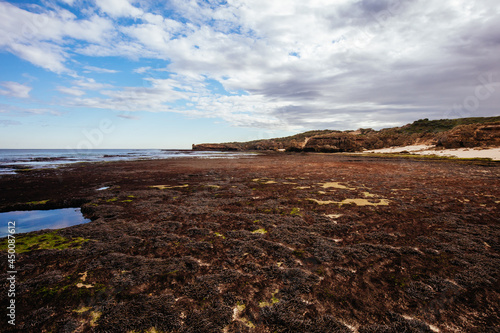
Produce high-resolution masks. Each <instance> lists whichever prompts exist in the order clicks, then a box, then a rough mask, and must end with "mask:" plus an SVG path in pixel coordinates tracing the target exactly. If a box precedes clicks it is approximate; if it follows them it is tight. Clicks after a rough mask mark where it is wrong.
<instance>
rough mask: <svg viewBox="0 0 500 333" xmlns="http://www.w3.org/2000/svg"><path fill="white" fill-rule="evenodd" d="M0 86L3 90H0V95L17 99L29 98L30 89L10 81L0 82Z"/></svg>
mask: <svg viewBox="0 0 500 333" xmlns="http://www.w3.org/2000/svg"><path fill="white" fill-rule="evenodd" d="M0 86H2V87H4V88H5V89H0V95H4V96H9V97H17V98H29V97H30V91H31V89H32V88H31V87H29V86H27V85H24V84H21V83H18V82H12V81H6V82H0Z"/></svg>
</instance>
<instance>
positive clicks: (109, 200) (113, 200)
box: [106, 198, 118, 202]
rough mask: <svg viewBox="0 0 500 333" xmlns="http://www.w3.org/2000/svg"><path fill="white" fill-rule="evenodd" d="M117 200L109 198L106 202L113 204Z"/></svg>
mask: <svg viewBox="0 0 500 333" xmlns="http://www.w3.org/2000/svg"><path fill="white" fill-rule="evenodd" d="M117 200H118V198H111V199H108V200H106V202H115V201H117Z"/></svg>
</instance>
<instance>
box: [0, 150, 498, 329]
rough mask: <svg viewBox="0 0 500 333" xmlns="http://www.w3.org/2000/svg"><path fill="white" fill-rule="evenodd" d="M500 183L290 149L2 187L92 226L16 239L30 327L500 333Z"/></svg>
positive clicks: (469, 170) (8, 203) (100, 168)
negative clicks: (78, 214) (75, 210)
mask: <svg viewBox="0 0 500 333" xmlns="http://www.w3.org/2000/svg"><path fill="white" fill-rule="evenodd" d="M499 177H500V169H499V166H498V164H497V163H495V162H487V161H469V162H456V161H453V160H422V159H411V158H410V159H408V158H404V159H403V158H397V157H391V158H384V157H380V156H373V157H370V156H356V155H350V156H347V155H341V154H287V153H279V154H267V155H260V156H255V157H253V158H240V159H225V160H223V159H210V160H207V159H205V160H202V159H189V158H180V159H176V160H151V161H135V162H132V161H119V162H109V163H86V164H78V165H71V166H68V167H64V168H60V169H51V170H35V171H31V172H25V173H22V174H17V175H5V176H2V177H0V186H1V188H2V194H1V195H0V211H3V212H5V211H11V210H27V209H53V208H64V207H81V209H82V212H83V213H84V215H85V217H87V218H90V219H91V220H92V222H89V223H85V224H80V225H75V226H72V227H69V228H64V229H59V230H45V231H35V232H31V233H28V234H23V235H17V238H16V246H17V247H16V248H17V250H18V251H19V252H22V253H18V254H17V258H16V267H18V273H17V279H16V288H17V294H16V306H17V327H16V329H17V330H22V331H24V332H43V331H53V332H87V331H93V332H154V331H156V332H353V333H354V332H360V333H367V332H488V331H493V330H494V329H496V327H498V326H499V325H500V317H499V311H498V304H499V301H500V289H499V285H500V284H499V283H498V278H499V276H500V269H499V267H500V254H499V251H500V247H499V242H498V239H499V236H500V224H499V222H500V219H499V216H500V190H499V188H500V187H499V186H498V185H499ZM0 248H1V249H2V251H6V249H7V243H6V240H5V239H3V240H2V242H1V245H0ZM5 272H6V270H2V272H1V273H0V278H2V279H4V281H5V279H6V278H7V277H8V276H7V274H6V273H5ZM6 288H8V286H7V284H2V292H1V293H0V299H2V301H4V299H5V297H6V295H7V289H6ZM124 318H126V320H124ZM2 331H4V332H15V330H12V329H11V330H9V328H8V327H4V328H2Z"/></svg>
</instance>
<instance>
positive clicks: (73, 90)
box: [57, 87, 85, 96]
mask: <svg viewBox="0 0 500 333" xmlns="http://www.w3.org/2000/svg"><path fill="white" fill-rule="evenodd" d="M57 90H59V91H60V92H62V93H64V94H67V95H71V96H83V95H85V91H83V90H80V89H77V88H74V87H73V88H70V87H58V88H57Z"/></svg>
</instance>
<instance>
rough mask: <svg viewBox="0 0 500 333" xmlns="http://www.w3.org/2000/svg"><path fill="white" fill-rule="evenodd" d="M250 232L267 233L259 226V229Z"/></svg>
mask: <svg viewBox="0 0 500 333" xmlns="http://www.w3.org/2000/svg"><path fill="white" fill-rule="evenodd" d="M252 234H262V235H263V234H267V230H266V229H264V228H260V229H257V230H254V231H252Z"/></svg>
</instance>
